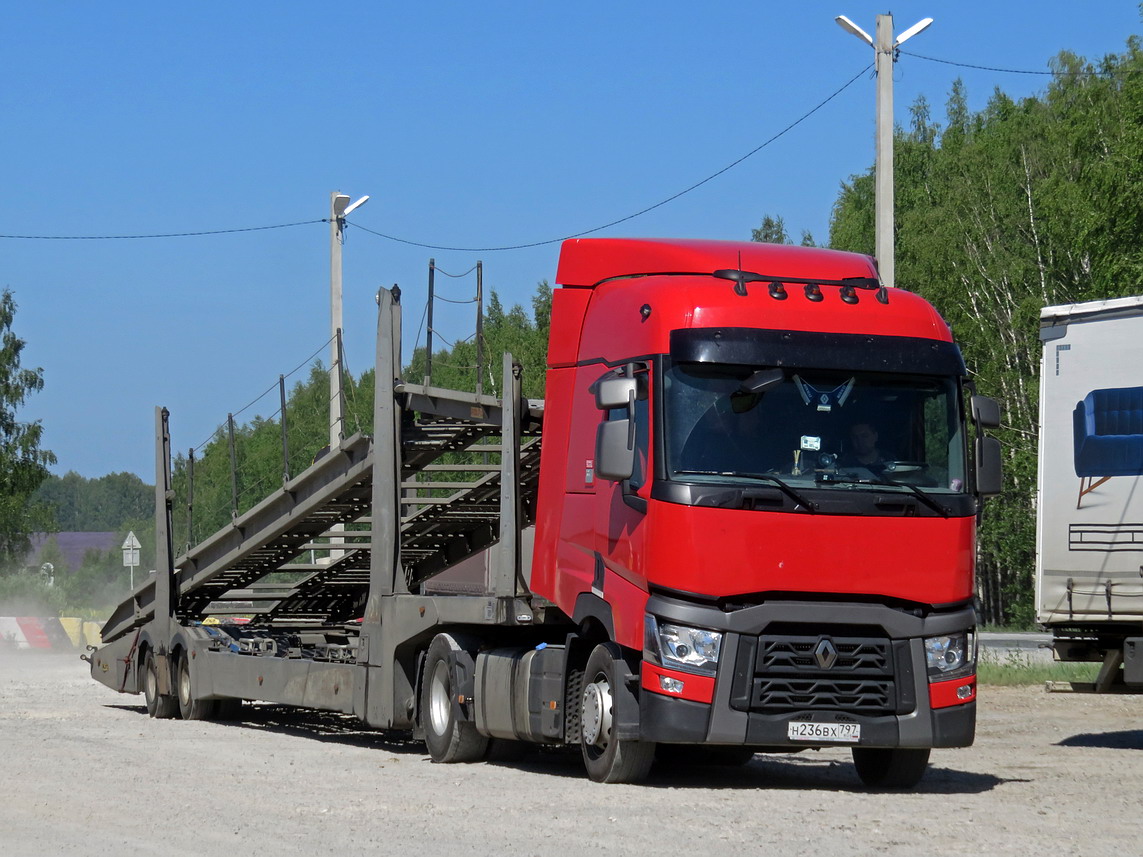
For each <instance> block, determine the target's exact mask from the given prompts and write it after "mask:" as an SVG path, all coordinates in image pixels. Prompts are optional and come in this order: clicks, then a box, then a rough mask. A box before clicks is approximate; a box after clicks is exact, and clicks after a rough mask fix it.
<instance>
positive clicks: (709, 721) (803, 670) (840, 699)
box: [640, 595, 976, 748]
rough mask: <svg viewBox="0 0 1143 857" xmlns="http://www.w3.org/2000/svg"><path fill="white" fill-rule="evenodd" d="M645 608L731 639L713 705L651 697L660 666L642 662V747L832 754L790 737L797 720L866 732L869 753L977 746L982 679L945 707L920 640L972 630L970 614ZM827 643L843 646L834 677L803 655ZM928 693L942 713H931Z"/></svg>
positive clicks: (852, 608) (877, 608) (857, 608)
mask: <svg viewBox="0 0 1143 857" xmlns="http://www.w3.org/2000/svg"><path fill="white" fill-rule="evenodd" d="M647 611H648V612H649V613H652V614H653V615H655V616H657V617H660V618H662V619H665V620H668V621H672V622H677V623H680V624H685V625H692V626H697V627H705V628H712V629H715V630H720V631H722V632H723V634H724V639H723V646H722V657H721V659H720V662H719V668H718V673H717V675H716V676H715V678H714V682H713V692H712V693H710V694H709V695H710V701H709V702H707V701H705V700H701V701H696V700H695V699H693V698H692V699H686V698H677V697H675V696H673V695H670V694H664V693H659V692H654V687H655V686H654V684H653V683H652V681H653V679H654V676H653V675H652V673H654V672H655V668H654V667H653V665H650V664H648V663H646V662H645V663H644V690H643V692H642V693H641V694H640V734H641V736H642V737H643V739H644V740H647V741H656V742H664V743H687V744H692V743H711V744H742V745H747V746H756V747H784V748H789V747H805V746H830V744H829V743H828V742H823V743H822V744H815V743H813V742H802V741H793V740H791V739H790V738H789V737H788V734H789V733H788V729H789V723H790V722H792V721H803V722H804V721H810V722H815V723H840V722H844V723H856V724H859V725H860V727H861V739H860V745H859V746H863V747H917V748H921V747H965V746H968V745H970V744H972V741H973V738H974V735H975V730H976V703H975V678H974V677H969V678H964V679H959V680H956V682H955V684H956V686H957V687H961V686H971V693H970V694H968V695H967V698H966V700H965V701H963V702H960V701H959V700H957V701H956V704H951V705H950V704H948V699H949V691H950V690H952V691H955V688H952V687H945V688H943V689H942V691H941V692H939V693H936V694H931V692H930V687H931V686H930V683H929V680H928V675H927V670H926V665H925V654H924V650H923V647H922V640H923V638H924V637H927V636H935V635H939V634H947V633H954V632H957V631H963V630H965V629H966V628H972V627H973V626H974V625H975V615H974V613H973V610H972V608H971V607H963V608H959V609H955V610H951V611H947V612H941V613H933V614H929V615H928V616H919V615H916V614H915V613H913V612H908V611H903V610H896V609H893V608H890V607H886V606H883V605H877V604H861V603H844V602H791V601H774V602H766V603H763V604H760V605H757V606H752V607H746V608H743V609H740V610H735V611H732V612H724V611H722V610H719V609H716V608H714V607H711V606H707V605H696V604H693V603H690V602H685V601H681V600H677V599H673V598H668V597H664V596H660V595H655V596H652V597H651V599H650V600H649V601H648V604H647ZM822 637H828V638H830V640H831V642H832V641H836V644H837V646H838V648H839V649H840V650H841V651H842V652H843V653H844V657H841V658H839V659H838V662H837V663H836V664H833V665H831V667H830V668H828V669H827V668H823V667H821V666H820V665H816V664H815V663H813V661H812V659H810V658H807V657H806V656H805V652H806V651H807V646H810V647H812V645H813V643H814V642H816V641H818V640H820V639H821V638H822ZM807 661H808V662H807ZM707 681H709V679H707ZM951 684H953V683H951V682H943V683H942V685H951ZM932 687H937V685H932ZM688 695H690V694H688ZM931 696H932V697H934V698H939V699H940V700H941V701H940V702H939V703H938V705H940V706H943V707H934V706H933V705H932V704H931V703H930V698H931ZM954 698H955V697H954Z"/></svg>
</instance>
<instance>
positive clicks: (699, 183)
mask: <svg viewBox="0 0 1143 857" xmlns="http://www.w3.org/2000/svg"><path fill="white" fill-rule="evenodd" d="M922 59H928V57H922ZM871 68H873V64H872V63H870V64H869V65H867V66H865V68H863V69H861V71H859V72H858V73H857V74H855V75H854V76H853V77H851V78H850V79H849V80H847V81H846V82H845V83H844V84H842V85H841V86H840V87H838V88H837V89H836V90H834V91H833V92H832V93H830V94H829V95H828V96H826V97H825V98H824V99H822V100H821V101H819V102H818V103H817V104H816V105H814V106H813V107H811V108H810V109H809V110H807V111H806V112H805V113H803V114H802V115H801V116H799V117H798V118H797V119H795V120H794V121H793V122H791V123H790V124H789V125H787V126H786V127H784V128H783V129H782V130H780V131H778V132H777V133H776V134H774V135H773V136H771V137H770V138H769V139H767V140H765V141H763V142H762V143H761V144H759V145H758V146H755V147H754V148H753V149H751V150H750V151H749V152H747V153H746V154H745V155H743V156H742V157H740V158H738V159H737V160H735V161H732V162H731V163H729V164H727V165H726V166H725V167H723V168H722V169H720V170H718V171H716V172H714V173H711V174H710V175H709V176H707V177H706V178H704V179H702V180H701V181H697V182H695V183H694V184H692V185H691V186H690V187H687V188H684V189H683V190H681V191H679V192H678V193H675V194H672V195H671V196H668V197H667V198H666V199H663V200H660V201H659V202H656V203H655V204H654V205H649V206H647V207H646V208H642V209H640V210H639V211H636V212H634V213H633V214H628V215H626V216H625V217H620V218H618V219H616V220H612V221H610V222H608V223H604V224H602V225H601V226H595V227H592V228H591V229H585V230H583V231H581V232H574V233H572V234H571V235H565V236H562V237H560V238H549V239H547V240H544V241H533V242H531V243H527V244H511V245H504V246H501V247H447V246H444V245H440V244H428V243H424V242H419V241H410V240H408V239H405V238H398V237H397V236H395V235H387V234H386V233H384V232H378V231H376V230H374V229H370V228H369V227H367V226H362V225H361V224H360V223H350V225H352V226H355V227H356V228H358V229H361V230H362V231H364V232H368V233H369V234H371V235H375V236H377V237H378V238H384V239H386V240H388V241H395V242H397V243H399V244H408V245H410V246H413V247H422V248H425V249H428V250H449V251H455V252H462V253H493V252H497V251H502V250H525V249H529V248H532V247H543V246H545V245H548V244H557V243H559V242H561V241H566V240H567V239H569V238H582V237H583V236H585V235H591V234H593V233H595V232H602V231H603V230H604V229H610V228H611V227H612V226H618V225H619V224H620V223H626V222H627V221H628V220H634V219H635V218H637V217H642V216H643V215H644V214H647V213H649V212H651V211H654V210H655V209H657V208H662V207H663V206H664V205H667V204H668V203H670V202H674V201H675V200H676V199H679V198H680V197H682V196H685V195H686V194H688V193H690V192H691V191H694V190H697V189H698V188H700V187H702V186H703V185H705V184H707V183H709V182H711V181H714V179H716V178H718V177H719V176H721V175H722V174H723V173H726V172H728V171H730V170H732V169H734V168H735V167H737V166H738V165H739V164H741V163H742V162H743V161H745V160H747V159H748V158H751V157H753V156H754V155H756V154H758V153H759V152H760V151H762V150H763V149H765V148H766V147H767V146H769V145H770V144H771V143H773V142H775V141H776V140H778V139H780V138H781V137H783V136H785V135H786V134H788V133H789V132H790V131H792V130H793V129H794V128H796V127H798V126H799V125H801V124H802V123H803V122H805V121H806V120H807V119H809V118H810V117H811V116H813V115H814V114H815V113H817V112H818V111H819V110H821V109H822V108H823V107H825V106H826V105H827V104H829V103H830V102H831V101H833V100H834V99H835V98H837V96H839V95H841V93H843V92H844V91H845V90H847V89H848V88H849V87H850V86H851V85H852V84H853V83H854V82H855V81H856V80H857V79H858V78H859V77H861V76H862V75H863V74H865V73H866V72H867V71H869V69H871ZM316 223H329V218H326V217H323V218H320V219H317V220H299V221H296V222H293V223H277V224H274V225H271V226H248V227H244V228H238V229H209V230H200V231H197V232H160V233H151V234H138V235H8V234H0V239H9V240H22V241H136V240H144V239H153V238H192V237H201V236H206V235H231V234H235V233H240V232H261V231H266V230H270V229H289V228H291V227H294V226H311V225H313V224H316ZM347 223H348V221H347ZM441 273H445V272H443V271H442V272H441ZM468 273H471V271H466V272H465V273H464V274H457V275H453V274H447V273H446V274H445V276H449V277H463V276H466V275H467V274H468Z"/></svg>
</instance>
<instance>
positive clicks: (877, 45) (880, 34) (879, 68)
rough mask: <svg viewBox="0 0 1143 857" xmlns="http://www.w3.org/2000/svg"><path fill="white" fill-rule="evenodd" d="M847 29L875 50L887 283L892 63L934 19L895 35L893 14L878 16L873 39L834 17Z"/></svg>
mask: <svg viewBox="0 0 1143 857" xmlns="http://www.w3.org/2000/svg"><path fill="white" fill-rule="evenodd" d="M834 20H835V21H837V24H838V26H840V27H841V28H842V29H843V30H845V31H846V32H847V33H852V34H853V35H855V36H857V38H859V39H861V40H862V41H863V42H865V43H866V44H867V45H869V46H870V47H872V48H873V49H874V51H875V53H876V62H875V71H876V73H877V167H876V175H875V178H874V206H875V210H876V213H875V220H874V222H875V224H876V253H877V264H878V268H879V270H880V273H881V282H882V283H884V284H885V285H887V286H892V285H895V283H896V262H895V258H894V255H895V247H894V244H895V242H894V236H893V221H894V195H893V194H894V190H893V63H894V62H895V61H896V53H897V48H899V47H900V46H901V45H902V43H904V42H905V40H906V39H910V38H912V37H913V36H915V35H917V33H919V32H921V30H924V29H925V28H927V27H928V26H929V24H931V23H933V19H932V18H924V19H923V20H920V21H918V22H917V23H916V24H914V25H913V26H911V27H910V28H909V29H907V30H905V32H903V33H902V34H901V35H900V36H898V37H897V38H896V39H894V38H893V16H892V15H878V16H877V28H876V33H877V39H876V40H874V39H873V38H872V37H871V36H870V35H869V34H868V33H867V32H865V30H863V29H861V27H859V26H857V24H855V23H853V21H851V20H849V18H847V17H845V15H838V16H837V17H836V18H835V19H834Z"/></svg>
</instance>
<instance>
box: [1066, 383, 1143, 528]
mask: <svg viewBox="0 0 1143 857" xmlns="http://www.w3.org/2000/svg"><path fill="white" fill-rule="evenodd" d="M1072 440H1073V442H1074V444H1075V470H1076V476H1078V477H1079V478H1080V492H1079V499H1078V500H1076V508H1077V509H1078V508H1079V507H1080V503H1081V502H1083V497H1084V495H1085V494H1088V493H1090V492H1091V491H1094V490H1095V489H1096V488H1098V487H1099V486H1100V485H1102V484H1103V483H1104V482H1106V481H1107V480H1108V479H1110V478H1111V477H1113V476H1143V387H1116V388H1113V389H1107V390H1092V391H1091V392H1090V393H1088V394H1087V395H1086V396H1085V397H1084V398H1083V400H1082V401H1080V402H1079V403H1078V404H1076V407H1075V410H1074V411H1073V412H1072Z"/></svg>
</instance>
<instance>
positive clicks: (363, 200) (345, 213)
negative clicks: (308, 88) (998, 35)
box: [341, 18, 932, 217]
mask: <svg viewBox="0 0 1143 857" xmlns="http://www.w3.org/2000/svg"><path fill="white" fill-rule="evenodd" d="M929 20H930V21H931V20H932V19H931V18H930V19H929ZM346 199H347V200H348V199H349V197H348V196H347V197H346ZM367 202H369V197H368V196H363V197H361V199H359V200H357V202H355V203H353V205H351V206H349V207H348V208H347V209H345V211H343V212H342V213H341V216H342V217H349V215H350V214H351V213H352V212H353V211H354V209H357V208H360V207H361V206H363V205H365V203H367Z"/></svg>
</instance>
